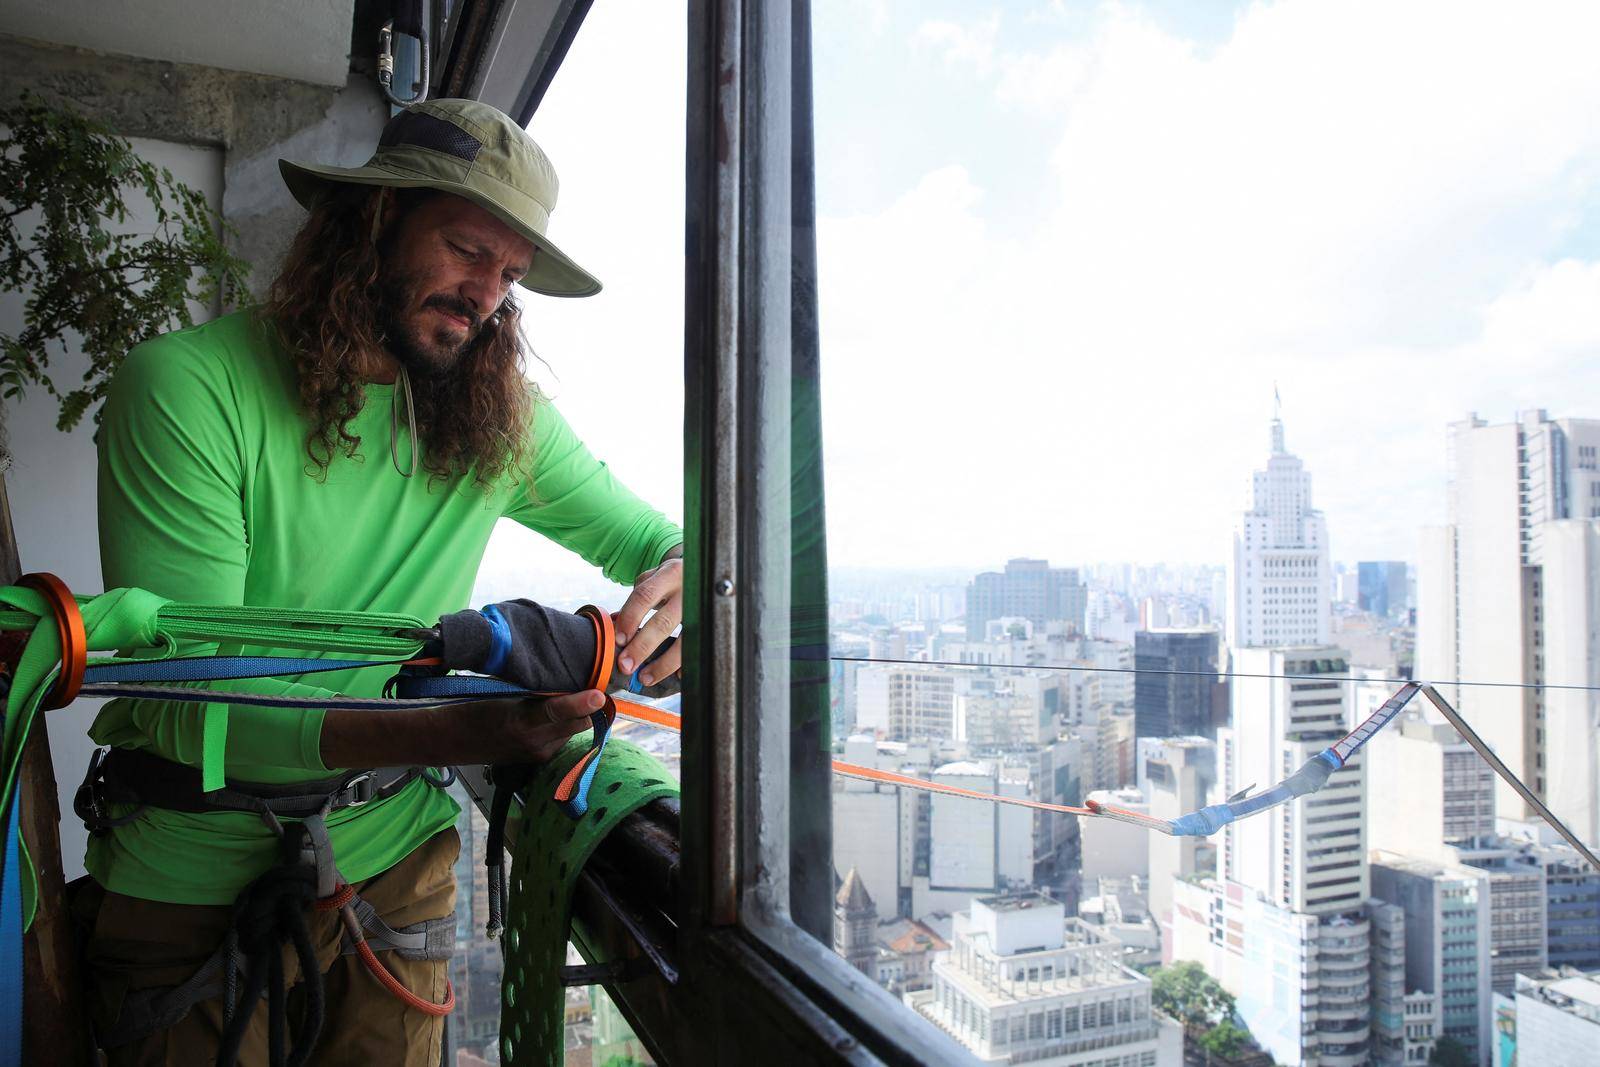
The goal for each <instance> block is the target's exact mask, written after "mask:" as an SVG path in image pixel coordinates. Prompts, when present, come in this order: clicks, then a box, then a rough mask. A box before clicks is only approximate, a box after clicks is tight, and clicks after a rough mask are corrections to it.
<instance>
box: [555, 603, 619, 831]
mask: <svg viewBox="0 0 1600 1067" xmlns="http://www.w3.org/2000/svg"><path fill="white" fill-rule="evenodd" d="M577 613H578V614H579V615H583V616H585V617H586V618H588V620H589V621H590V622H592V623H594V666H593V668H592V669H591V670H590V672H589V685H588V688H589V689H598V690H599V691H600V692H601V693H605V691H606V687H607V686H609V685H610V684H611V671H612V669H613V668H614V667H615V665H616V660H617V624H616V620H614V619H613V618H612V617H611V616H610V615H609V614H608V613H606V612H605V611H602V610H601V609H599V608H597V607H595V606H594V605H593V604H585V605H584V606H583V607H581V608H579V609H578V612H577ZM590 721H591V722H592V723H593V724H594V744H593V745H592V746H591V747H590V748H589V750H588V751H587V752H585V753H584V754H583V755H582V756H581V757H580V758H579V759H578V762H576V763H574V764H573V765H572V766H571V767H569V768H568V769H567V773H566V774H564V775H563V776H562V778H561V781H560V782H558V783H556V790H555V794H554V795H555V799H556V801H557V802H558V803H562V804H570V803H572V800H573V798H574V797H575V796H576V795H577V793H578V789H579V785H580V784H581V783H584V780H585V773H586V772H589V771H590V770H591V765H592V764H593V763H594V762H595V761H596V760H598V759H599V758H600V753H601V752H603V751H605V747H606V745H605V743H606V738H607V737H608V736H609V735H610V733H611V726H612V724H613V723H615V722H616V721H617V706H616V704H615V703H613V702H612V700H611V698H610V697H609V696H607V697H606V702H605V703H604V704H603V705H601V707H600V710H599V711H597V712H595V713H594V714H593V715H592V716H590ZM583 788H584V789H585V790H587V788H588V787H587V785H584V786H583Z"/></svg>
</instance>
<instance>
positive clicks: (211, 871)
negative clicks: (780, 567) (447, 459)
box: [86, 312, 683, 904]
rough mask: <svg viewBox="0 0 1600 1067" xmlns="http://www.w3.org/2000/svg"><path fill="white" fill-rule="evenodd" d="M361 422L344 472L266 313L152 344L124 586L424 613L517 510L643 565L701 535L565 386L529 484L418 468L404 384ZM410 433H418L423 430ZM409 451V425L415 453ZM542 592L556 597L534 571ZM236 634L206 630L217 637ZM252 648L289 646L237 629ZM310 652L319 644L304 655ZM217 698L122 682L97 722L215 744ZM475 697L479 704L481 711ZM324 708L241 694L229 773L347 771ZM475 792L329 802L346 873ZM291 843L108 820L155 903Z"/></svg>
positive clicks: (95, 865)
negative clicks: (585, 416)
mask: <svg viewBox="0 0 1600 1067" xmlns="http://www.w3.org/2000/svg"><path fill="white" fill-rule="evenodd" d="M365 388H366V403H365V406H364V407H363V408H362V410H361V413H360V414H359V415H358V416H357V417H356V419H355V420H354V421H353V423H352V424H351V427H350V429H351V432H352V433H354V434H356V435H357V436H359V437H360V438H361V448H360V454H359V455H358V456H357V457H355V458H346V457H342V456H341V457H339V458H336V459H335V460H334V461H333V463H332V464H331V465H330V466H329V468H328V469H327V471H326V472H325V473H323V472H320V471H318V470H316V469H315V468H314V467H312V466H311V464H310V461H309V457H308V455H307V453H306V447H305V446H306V433H307V430H308V428H309V424H308V421H307V419H306V416H305V415H304V414H303V412H302V409H301V407H300V404H299V398H298V392H297V389H296V380H295V373H294V369H293V366H292V364H291V363H290V361H289V359H288V356H287V355H286V354H285V353H284V352H283V351H282V349H281V347H280V346H279V345H278V344H277V343H276V342H275V341H274V340H273V339H272V334H271V331H270V330H268V329H266V328H265V327H264V326H263V325H262V324H261V323H260V322H259V321H258V320H257V319H256V318H255V317H254V316H253V314H251V313H249V312H240V313H237V314H233V315H228V316H225V317H223V318H220V319H217V320H216V321H214V322H211V323H208V324H206V325H204V326H198V327H195V328H193V329H188V330H182V331H179V332H177V333H171V334H167V335H165V336H163V337H160V338H157V339H156V340H154V341H150V342H148V343H146V344H143V345H140V346H139V347H138V348H136V349H134V350H133V351H132V352H131V353H130V354H129V355H128V358H127V360H126V362H124V364H123V366H122V368H121V370H120V371H119V372H118V374H117V377H116V380H115V381H114V382H113V384H112V387H111V392H110V395H109V397H108V398H107V400H106V406H105V413H104V416H103V421H102V425H101V431H100V481H99V506H100V557H101V566H102V571H103V576H104V580H105V585H106V588H108V589H111V588H117V587H119V586H139V587H141V588H145V589H149V590H151V591H152V592H155V593H158V594H160V595H161V596H165V597H168V598H171V599H173V600H178V601H185V602H191V603H208V604H251V605H271V606H280V607H291V608H334V609H342V610H355V611H385V612H403V613H406V614H410V615H415V616H417V617H419V618H422V619H424V620H431V619H434V618H437V617H438V616H439V615H441V614H443V613H445V612H450V611H457V610H460V609H461V608H463V607H465V606H466V605H467V598H468V597H469V596H470V595H471V590H472V583H473V579H474V576H475V575H476V574H477V570H478V565H479V563H480V561H481V560H482V557H483V552H484V548H485V546H486V545H487V544H488V541H489V535H490V532H491V531H492V530H493V529H494V525H495V522H496V521H497V520H498V519H500V518H501V517H502V516H504V517H508V518H512V519H515V520H516V521H518V522H520V523H522V524H523V525H525V526H527V527H529V528H530V529H533V530H537V531H538V532H540V533H542V534H545V535H546V536H548V537H550V538H552V539H554V540H555V541H557V542H558V543H560V544H562V545H564V546H565V547H567V548H570V549H571V550H573V551H574V552H577V553H578V554H579V555H581V556H582V557H583V558H584V559H586V560H588V561H589V562H591V563H594V564H596V565H598V566H600V567H601V568H602V569H603V570H604V572H605V574H606V575H607V576H608V577H611V578H613V579H615V580H618V581H623V582H631V581H632V580H633V578H634V577H635V576H636V575H637V574H638V573H640V572H641V571H644V570H647V569H649V568H650V567H653V566H654V565H655V564H656V563H658V562H659V561H660V560H661V558H662V557H663V556H664V555H665V554H666V553H667V552H668V551H669V550H670V549H671V548H672V547H673V546H675V545H677V544H679V543H680V542H681V541H682V539H683V538H682V534H681V532H680V531H679V530H678V529H677V528H676V527H675V526H673V525H672V524H671V523H669V522H668V521H667V520H666V519H665V518H664V517H663V516H662V515H661V514H660V513H658V512H656V511H655V510H653V509H651V508H650V507H648V506H647V505H646V504H645V503H644V502H643V501H641V500H640V499H639V498H638V497H637V496H635V495H634V494H633V493H631V492H630V491H628V490H627V489H626V488H625V487H624V486H622V485H621V484H620V483H619V482H618V481H617V480H616V479H615V478H614V477H612V475H611V473H610V471H609V470H608V469H607V468H606V466H605V464H603V463H601V462H599V461H598V460H596V459H595V458H594V456H593V455H592V454H591V453H590V452H589V450H588V449H587V448H585V447H584V445H583V443H582V442H581V441H579V440H578V438H577V437H576V435H575V434H574V433H573V432H572V429H571V427H570V426H568V425H567V423H566V421H565V420H564V419H562V417H561V416H560V414H558V413H557V412H556V410H555V408H554V407H552V406H551V405H550V404H549V403H548V402H547V401H544V400H542V399H541V400H539V401H537V402H536V403H535V406H534V410H533V420H532V427H531V435H532V460H531V466H530V475H529V477H528V479H527V480H526V481H520V482H519V481H517V480H515V479H514V478H512V477H511V476H507V477H506V478H504V479H502V484H499V485H497V486H495V488H494V490H493V491H492V492H490V493H487V494H486V493H485V491H484V489H483V487H481V486H477V485H474V484H473V481H472V479H471V477H470V476H465V477H460V478H455V479H451V480H449V481H445V482H439V481H437V480H434V479H430V478H429V476H428V475H427V473H426V472H425V471H421V470H419V471H418V473H417V476H416V477H413V478H404V477H401V475H400V474H399V473H398V472H397V471H396V470H395V467H394V465H393V463H392V462H391V461H390V455H389V434H390V416H391V411H390V409H391V400H392V398H393V392H394V387H393V386H391V385H368V386H366V387H365ZM401 432H402V434H403V433H404V432H405V431H404V430H403V429H402V431H401ZM408 452H409V450H408V449H407V448H406V447H405V445H404V442H402V456H403V458H404V457H405V456H406V455H407V454H408ZM528 593H529V595H530V596H534V597H535V598H536V597H537V595H538V590H537V588H534V587H533V586H532V584H531V581H530V588H529V590H528ZM214 649H215V646H209V647H203V648H194V647H191V648H185V649H182V650H181V652H182V654H185V655H196V654H206V653H209V652H211V651H213V650H214ZM221 651H222V652H223V653H241V654H244V655H252V654H263V655H271V654H274V653H277V654H282V650H277V649H267V648H258V647H253V646H242V647H239V646H226V647H223V648H222V649H221ZM290 654H293V655H302V654H303V653H298V652H295V653H290ZM387 673H388V672H386V671H385V670H383V669H381V668H380V669H376V670H357V671H348V672H338V673H330V674H317V675H310V676H307V677H308V678H310V679H311V681H310V682H299V681H297V680H295V679H289V680H285V681H277V680H273V679H264V680H257V681H254V682H249V683H246V682H225V683H217V684H218V686H219V687H223V688H232V689H240V688H247V689H249V690H251V691H279V692H293V693H296V694H299V695H318V694H322V693H327V692H341V693H348V694H354V695H361V696H376V695H378V694H379V692H380V691H381V689H382V686H383V682H384V680H385V678H386V677H387ZM203 707H204V705H200V704H183V703H176V702H163V701H149V700H137V701H135V700H115V701H112V702H111V703H109V704H107V705H106V706H105V708H103V709H102V710H101V712H100V715H99V716H98V718H96V720H95V723H94V725H93V727H92V728H91V729H90V736H92V737H93V738H94V740H95V741H97V742H99V743H100V744H106V745H117V746H121V747H124V748H145V749H148V750H150V751H151V752H154V753H156V754H158V755H161V756H164V757H166V758H167V759H172V760H177V761H179V762H182V763H187V764H190V765H193V766H199V765H200V763H201V758H200V756H201V720H202V708H203ZM463 714H470V710H467V711H464V712H463ZM323 716H324V712H323V711H322V710H315V711H309V712H308V711H301V710H284V709H276V708H255V707H250V706H247V705H234V706H232V707H230V708H229V709H228V713H227V719H226V726H227V742H226V753H227V756H226V763H227V766H226V773H227V775H228V777H230V778H236V779H243V780H247V781H258V782H289V781H300V780H304V779H308V778H321V777H326V776H328V775H331V774H335V773H337V772H338V769H333V768H328V767H325V766H323V764H322V761H321V758H320V755H319V749H320V741H321V734H322V720H323ZM457 812H458V809H457V807H456V804H455V802H454V801H452V800H451V799H450V798H449V797H448V796H446V795H445V794H444V793H443V792H441V791H439V790H437V789H435V788H433V787H432V786H429V785H427V784H425V783H423V782H421V781H418V782H413V783H412V784H411V785H410V786H409V787H407V788H406V789H405V790H403V791H402V792H400V793H399V794H397V795H395V796H393V797H391V798H389V799H387V800H384V801H381V802H375V803H372V804H367V805H365V806H361V807H355V808H347V809H345V810H343V811H340V812H337V813H335V814H334V815H332V816H331V817H330V818H329V820H328V827H329V833H330V837H331V838H332V841H333V846H334V854H335V856H336V858H337V862H338V865H339V869H340V872H341V873H342V874H343V875H344V877H345V878H346V879H347V880H349V881H352V882H354V881H357V880H359V879H362V878H369V877H371V876H373V875H375V874H378V873H380V872H382V871H384V870H386V869H387V868H389V867H390V866H392V865H393V864H395V863H397V862H399V860H400V859H401V858H403V857H404V856H406V855H407V854H408V853H410V852H411V850H412V849H414V848H415V847H416V846H417V845H418V844H420V843H421V842H422V841H423V840H425V839H426V838H428V837H429V836H431V835H432V834H434V833H437V832H438V831H439V830H442V829H443V828H445V827H447V826H450V825H452V824H453V823H454V821H455V818H456V815H457ZM274 861H275V855H274V849H273V839H272V837H271V836H270V834H269V833H268V832H267V830H266V829H265V827H263V826H262V825H261V822H260V820H259V819H257V818H256V817H255V816H253V815H247V814H242V813H236V812H218V813H206V814H186V813H182V812H174V811H167V810H159V809H147V810H146V811H145V812H144V813H143V814H141V815H140V816H139V817H138V818H137V819H135V820H134V821H132V822H131V823H129V824H128V825H125V826H122V827H119V828H117V829H116V830H115V831H113V832H112V833H111V834H110V835H108V836H106V837H98V838H91V839H90V842H89V848H88V855H87V858H86V864H87V866H88V870H89V872H90V873H91V874H92V875H93V876H94V877H95V878H96V879H97V880H98V881H99V882H100V883H101V884H103V885H105V886H106V887H107V888H108V889H111V890H113V891H115V892H119V893H125V894H128V895H130V896H136V897H142V898H145V899H148V900H162V901H170V902H174V903H186V904H225V903H229V902H231V901H232V900H233V899H234V897H235V896H236V895H237V894H238V892H239V890H240V889H242V888H243V887H244V886H245V885H246V884H247V883H248V882H249V881H250V880H251V879H253V878H255V877H256V876H257V875H258V874H260V873H261V872H262V871H263V870H265V869H266V868H267V867H268V866H270V865H271V864H272V863H273V862H274Z"/></svg>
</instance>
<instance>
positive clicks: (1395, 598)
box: [1356, 560, 1406, 617]
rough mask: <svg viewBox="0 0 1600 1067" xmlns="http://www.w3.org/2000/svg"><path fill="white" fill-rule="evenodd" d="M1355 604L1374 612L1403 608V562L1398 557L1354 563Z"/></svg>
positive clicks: (1394, 612) (1383, 613) (1395, 611)
mask: <svg viewBox="0 0 1600 1067" xmlns="http://www.w3.org/2000/svg"><path fill="white" fill-rule="evenodd" d="M1356 606H1357V607H1359V608H1360V609H1361V610H1362V611H1370V612H1372V614H1374V615H1381V616H1385V617H1387V616H1390V615H1398V614H1399V613H1400V612H1402V611H1404V610H1405V609H1406V565H1405V563H1404V562H1403V561H1400V560H1383V561H1380V562H1376V563H1370V562H1365V561H1363V562H1361V563H1358V564H1356Z"/></svg>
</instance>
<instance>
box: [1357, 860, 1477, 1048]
mask: <svg viewBox="0 0 1600 1067" xmlns="http://www.w3.org/2000/svg"><path fill="white" fill-rule="evenodd" d="M1372 892H1373V894H1374V895H1375V896H1377V897H1378V898H1379V899H1381V900H1384V901H1386V902H1387V903H1389V904H1393V905H1397V906H1399V907H1400V908H1402V909H1404V911H1405V916H1406V921H1405V946H1406V953H1405V955H1406V986H1407V988H1408V989H1412V990H1417V991H1420V992H1423V993H1430V994H1432V995H1433V996H1434V997H1436V998H1437V1000H1438V1010H1439V1017H1438V1033H1439V1035H1440V1036H1442V1037H1449V1038H1454V1039H1455V1040H1456V1041H1459V1042H1461V1043H1462V1044H1463V1045H1465V1046H1467V1048H1468V1050H1469V1051H1470V1052H1471V1053H1472V1058H1473V1061H1474V1062H1481V1056H1480V1052H1481V1051H1483V1050H1486V1045H1485V1044H1484V1042H1485V1041H1486V1040H1487V1039H1488V1036H1489V1034H1488V1028H1489V1010H1490V1006H1491V979H1492V974H1493V971H1492V965H1491V963H1490V960H1491V956H1490V944H1491V940H1490V939H1491V916H1490V902H1489V879H1488V876H1487V875H1486V874H1485V873H1484V872H1483V871H1481V870H1477V869H1475V868H1472V867H1466V866H1463V865H1461V864H1457V863H1436V862H1433V861H1430V860H1424V859H1418V858H1416V857H1412V856H1401V855H1398V854H1396V853H1393V852H1385V851H1382V850H1378V851H1375V852H1374V853H1373V860H1372Z"/></svg>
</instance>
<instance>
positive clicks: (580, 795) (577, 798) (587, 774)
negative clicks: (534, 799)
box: [557, 709, 611, 819]
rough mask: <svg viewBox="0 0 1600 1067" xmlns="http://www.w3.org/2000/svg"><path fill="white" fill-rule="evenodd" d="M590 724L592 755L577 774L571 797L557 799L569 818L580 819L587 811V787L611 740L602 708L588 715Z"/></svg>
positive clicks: (590, 783) (608, 722)
mask: <svg viewBox="0 0 1600 1067" xmlns="http://www.w3.org/2000/svg"><path fill="white" fill-rule="evenodd" d="M589 722H590V725H591V726H593V727H594V736H595V738H596V740H595V743H594V755H593V756H592V757H590V759H589V763H588V765H587V766H585V767H584V768H583V773H582V774H581V775H579V776H578V781H577V782H576V783H575V784H574V785H573V788H572V799H571V800H562V801H557V803H558V804H559V805H560V807H561V811H562V812H563V813H564V814H565V815H566V816H567V818H569V819H581V818H583V817H584V815H585V814H586V813H587V812H588V811H589V787H590V786H591V785H593V784H594V773H595V771H596V770H598V769H599V767H600V757H602V756H604V755H605V752H606V742H607V741H609V740H611V723H610V721H609V720H608V719H607V718H606V713H605V710H604V709H601V710H600V711H597V712H595V713H594V714H593V715H591V716H589Z"/></svg>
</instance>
